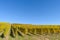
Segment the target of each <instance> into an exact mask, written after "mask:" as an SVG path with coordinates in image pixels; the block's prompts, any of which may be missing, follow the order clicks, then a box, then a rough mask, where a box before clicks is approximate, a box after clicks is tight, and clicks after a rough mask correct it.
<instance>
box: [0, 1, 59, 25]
mask: <svg viewBox="0 0 60 40" xmlns="http://www.w3.org/2000/svg"><path fill="white" fill-rule="evenodd" d="M0 22H10V23H26V24H60V0H0Z"/></svg>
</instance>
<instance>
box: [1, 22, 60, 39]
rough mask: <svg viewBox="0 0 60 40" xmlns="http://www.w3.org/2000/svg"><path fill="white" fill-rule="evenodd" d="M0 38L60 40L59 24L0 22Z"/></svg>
mask: <svg viewBox="0 0 60 40" xmlns="http://www.w3.org/2000/svg"><path fill="white" fill-rule="evenodd" d="M0 40H60V25H32V24H16V23H14V24H10V23H4V22H1V23H0Z"/></svg>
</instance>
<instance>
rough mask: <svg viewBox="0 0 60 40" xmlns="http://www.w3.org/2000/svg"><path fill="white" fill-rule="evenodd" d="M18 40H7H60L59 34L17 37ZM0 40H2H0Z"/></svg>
mask: <svg viewBox="0 0 60 40" xmlns="http://www.w3.org/2000/svg"><path fill="white" fill-rule="evenodd" d="M17 38H18V39H16V38H12V37H11V36H10V37H9V40H60V34H51V35H25V36H17ZM0 40H3V39H2V38H0Z"/></svg>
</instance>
